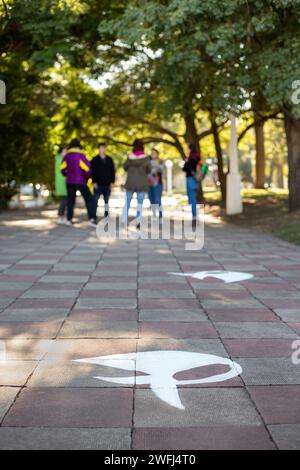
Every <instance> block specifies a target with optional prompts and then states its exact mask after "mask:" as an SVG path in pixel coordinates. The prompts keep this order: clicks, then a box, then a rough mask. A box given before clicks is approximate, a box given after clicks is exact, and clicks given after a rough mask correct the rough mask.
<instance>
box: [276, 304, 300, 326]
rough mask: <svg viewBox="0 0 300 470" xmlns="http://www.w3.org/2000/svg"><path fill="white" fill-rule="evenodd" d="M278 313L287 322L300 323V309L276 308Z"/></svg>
mask: <svg viewBox="0 0 300 470" xmlns="http://www.w3.org/2000/svg"><path fill="white" fill-rule="evenodd" d="M275 313H276V315H278V316H279V317H280V318H281V319H282V320H283V321H286V322H295V323H297V322H299V323H300V309H284V308H282V309H280V308H279V309H276V310H275Z"/></svg>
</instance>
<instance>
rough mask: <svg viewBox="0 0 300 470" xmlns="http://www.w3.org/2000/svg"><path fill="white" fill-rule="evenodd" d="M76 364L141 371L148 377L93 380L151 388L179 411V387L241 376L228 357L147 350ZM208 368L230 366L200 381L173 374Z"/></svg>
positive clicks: (99, 378) (180, 407) (98, 377)
mask: <svg viewBox="0 0 300 470" xmlns="http://www.w3.org/2000/svg"><path fill="white" fill-rule="evenodd" d="M75 362H81V363H87V364H95V365H101V366H103V365H104V366H107V367H113V368H115V369H123V370H128V371H132V372H133V371H134V372H135V371H137V372H143V373H144V374H147V375H137V376H130V377H103V376H96V377H94V378H95V379H98V380H103V381H105V382H111V383H116V384H121V385H150V388H151V390H152V391H153V393H154V394H155V395H156V396H157V397H158V398H159V399H160V400H162V401H163V402H165V403H168V404H169V405H170V406H172V407H174V408H178V409H180V410H184V409H185V407H184V406H183V404H182V402H181V400H180V397H179V393H178V389H177V386H178V385H195V384H207V383H215V382H223V381H225V380H229V379H232V378H234V377H237V376H238V375H240V374H241V373H242V368H241V366H240V365H239V364H237V363H236V362H233V361H231V360H230V359H228V358H223V357H218V356H215V355H212V354H202V353H195V352H187V351H146V352H137V353H128V354H113V355H110V356H99V357H91V358H86V359H78V360H76V361H75ZM211 365H225V366H228V367H229V370H228V372H224V373H221V374H217V375H212V376H209V377H205V378H202V379H192V380H177V379H175V378H174V375H175V374H176V373H178V372H183V371H187V370H191V369H195V368H198V367H205V366H211Z"/></svg>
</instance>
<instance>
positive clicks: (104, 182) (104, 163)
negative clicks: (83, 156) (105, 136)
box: [91, 143, 116, 217]
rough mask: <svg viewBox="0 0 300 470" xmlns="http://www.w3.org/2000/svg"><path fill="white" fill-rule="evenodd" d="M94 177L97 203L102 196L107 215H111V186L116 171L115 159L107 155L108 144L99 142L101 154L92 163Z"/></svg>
mask: <svg viewBox="0 0 300 470" xmlns="http://www.w3.org/2000/svg"><path fill="white" fill-rule="evenodd" d="M91 169H92V179H93V185H94V188H95V198H96V204H97V206H98V202H99V199H100V197H101V196H103V198H104V202H105V215H104V216H105V217H108V215H109V198H110V194H111V186H112V185H113V184H114V183H115V180H116V171H115V165H114V162H113V159H112V158H111V157H109V156H108V155H106V144H105V143H101V144H99V154H98V155H97V156H96V157H95V158H93V160H92V163H91Z"/></svg>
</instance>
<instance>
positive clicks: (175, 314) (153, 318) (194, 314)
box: [0, 308, 207, 322]
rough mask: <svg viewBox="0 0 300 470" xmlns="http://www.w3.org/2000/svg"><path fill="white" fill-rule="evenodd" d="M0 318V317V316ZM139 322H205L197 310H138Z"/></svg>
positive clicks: (205, 317) (203, 315) (205, 318)
mask: <svg viewBox="0 0 300 470" xmlns="http://www.w3.org/2000/svg"><path fill="white" fill-rule="evenodd" d="M0 318H1V316H0ZM139 321H141V322H159V321H163V322H166V321H169V322H199V321H207V316H206V315H205V313H204V311H203V310H201V309H200V308H199V309H194V310H193V309H188V310H180V309H177V310H175V309H174V310H140V313H139Z"/></svg>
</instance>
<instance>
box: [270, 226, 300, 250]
mask: <svg viewBox="0 0 300 470" xmlns="http://www.w3.org/2000/svg"><path fill="white" fill-rule="evenodd" d="M275 235H277V236H278V237H279V238H282V239H283V240H285V241H287V242H290V243H295V245H300V222H295V223H292V224H287V225H283V226H282V227H280V229H279V230H277V231H276V232H275Z"/></svg>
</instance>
